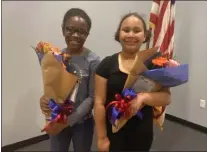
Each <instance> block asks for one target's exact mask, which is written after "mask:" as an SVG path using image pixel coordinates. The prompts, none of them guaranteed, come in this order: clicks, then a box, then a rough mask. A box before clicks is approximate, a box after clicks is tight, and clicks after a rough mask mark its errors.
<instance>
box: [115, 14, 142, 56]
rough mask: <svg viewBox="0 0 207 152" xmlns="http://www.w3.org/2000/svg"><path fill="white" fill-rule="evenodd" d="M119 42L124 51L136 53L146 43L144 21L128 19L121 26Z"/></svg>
mask: <svg viewBox="0 0 207 152" xmlns="http://www.w3.org/2000/svg"><path fill="white" fill-rule="evenodd" d="M119 40H120V43H121V45H122V48H123V50H124V51H127V52H130V53H135V52H137V51H139V48H140V46H141V45H142V43H143V42H144V41H145V31H144V25H143V23H142V21H141V20H140V19H139V18H137V17H135V16H130V17H127V18H126V19H125V20H124V21H123V22H122V24H121V28H120V35H119Z"/></svg>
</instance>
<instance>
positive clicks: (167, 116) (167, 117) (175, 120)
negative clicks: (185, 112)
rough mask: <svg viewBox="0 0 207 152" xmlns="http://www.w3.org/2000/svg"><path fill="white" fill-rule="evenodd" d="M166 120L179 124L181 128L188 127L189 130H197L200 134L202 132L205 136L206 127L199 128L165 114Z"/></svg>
mask: <svg viewBox="0 0 207 152" xmlns="http://www.w3.org/2000/svg"><path fill="white" fill-rule="evenodd" d="M166 119H167V120H170V121H174V122H177V123H179V124H181V125H183V126H186V127H189V128H192V129H194V130H198V131H200V132H203V133H206V134H207V128H206V127H203V126H200V125H198V124H195V123H192V122H189V121H187V120H184V119H181V118H178V117H175V116H172V115H169V114H166Z"/></svg>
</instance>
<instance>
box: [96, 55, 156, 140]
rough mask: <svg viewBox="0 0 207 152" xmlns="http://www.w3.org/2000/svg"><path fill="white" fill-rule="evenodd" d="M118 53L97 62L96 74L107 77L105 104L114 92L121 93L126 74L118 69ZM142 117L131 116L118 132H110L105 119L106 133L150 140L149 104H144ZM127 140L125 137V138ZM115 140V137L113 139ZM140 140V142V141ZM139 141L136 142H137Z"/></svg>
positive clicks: (150, 120) (110, 129)
mask: <svg viewBox="0 0 207 152" xmlns="http://www.w3.org/2000/svg"><path fill="white" fill-rule="evenodd" d="M118 55H119V53H116V54H114V55H112V56H107V57H105V58H104V59H103V60H102V62H101V63H100V64H99V66H98V68H97V70H96V74H97V75H99V76H101V77H104V78H106V79H107V93H106V105H107V104H109V102H110V101H113V100H115V94H116V93H119V94H121V92H122V90H123V88H124V84H125V81H126V79H127V76H128V75H127V74H126V73H124V72H122V71H120V69H119V62H118ZM142 111H143V119H142V120H140V119H139V118H137V117H136V116H134V117H133V118H131V119H130V120H129V121H128V122H127V123H126V124H125V125H124V126H123V127H122V128H121V129H120V130H119V131H118V133H115V134H113V133H112V125H111V124H110V122H109V120H108V118H107V117H106V119H107V121H106V122H107V123H106V124H107V134H108V136H109V137H110V138H125V137H126V136H128V137H129V138H131V137H133V138H134V137H135V136H136V138H137V140H138V141H140V143H143V141H145V140H144V139H146V142H151V140H152V137H153V111H152V107H151V106H145V107H144V108H143V109H142ZM125 139H126V140H127V138H125ZM114 140H115V139H114ZM141 140H142V142H141ZM138 143H139V142H137V144H138Z"/></svg>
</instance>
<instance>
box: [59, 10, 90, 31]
mask: <svg viewBox="0 0 207 152" xmlns="http://www.w3.org/2000/svg"><path fill="white" fill-rule="evenodd" d="M74 16H79V17H81V18H83V19H84V20H85V21H86V23H87V24H88V31H90V30H91V24H92V23H91V19H90V17H89V16H88V14H87V13H86V12H85V11H84V10H82V9H80V8H71V9H69V10H68V11H67V12H66V13H65V15H64V18H63V23H62V28H65V24H66V22H67V19H68V18H70V17H74Z"/></svg>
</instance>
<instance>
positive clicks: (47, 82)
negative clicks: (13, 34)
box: [32, 42, 78, 134]
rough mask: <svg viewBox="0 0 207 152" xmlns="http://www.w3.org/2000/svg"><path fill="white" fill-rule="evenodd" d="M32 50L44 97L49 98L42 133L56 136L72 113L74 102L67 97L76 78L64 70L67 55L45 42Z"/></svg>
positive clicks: (67, 59)
mask: <svg viewBox="0 0 207 152" xmlns="http://www.w3.org/2000/svg"><path fill="white" fill-rule="evenodd" d="M32 48H33V49H34V50H35V52H36V54H37V56H38V59H39V62H40V66H41V71H42V78H43V86H44V95H45V96H46V97H48V98H49V103H48V105H49V108H50V110H51V111H50V112H49V113H47V114H45V117H46V125H45V127H44V129H43V130H42V131H46V132H47V133H49V134H56V133H58V132H59V130H61V129H60V127H64V126H65V125H66V122H67V116H68V115H69V114H71V112H72V109H73V102H74V101H71V100H68V97H69V95H71V94H72V92H73V91H74V87H75V85H76V84H77V82H78V78H77V76H75V75H74V74H72V73H70V72H67V70H66V63H67V62H68V61H69V60H70V56H69V55H68V54H66V53H61V52H60V50H59V49H58V48H56V47H54V46H52V45H51V44H50V43H47V42H39V43H38V44H37V46H36V47H32ZM61 124H62V125H61ZM55 125H56V126H58V129H56V130H55V129H52V128H57V127H54V126H55Z"/></svg>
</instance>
